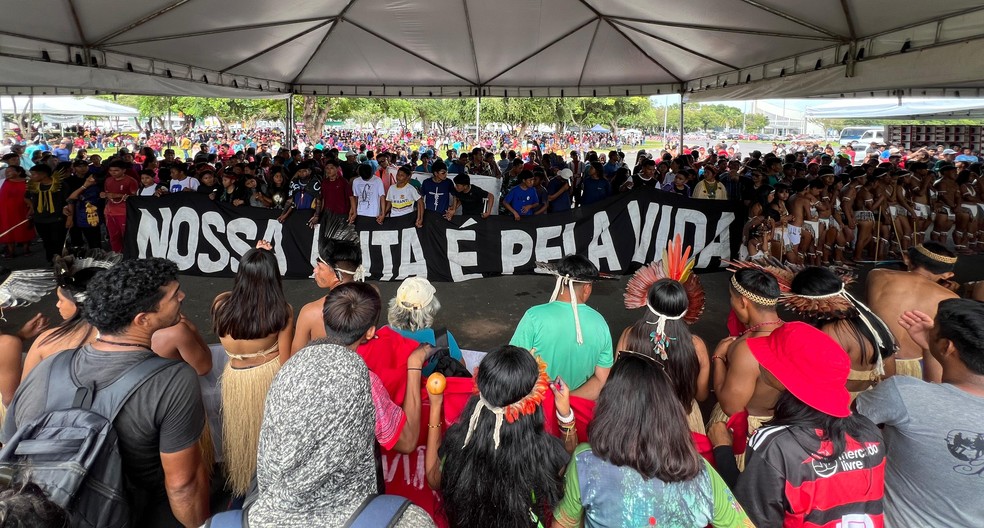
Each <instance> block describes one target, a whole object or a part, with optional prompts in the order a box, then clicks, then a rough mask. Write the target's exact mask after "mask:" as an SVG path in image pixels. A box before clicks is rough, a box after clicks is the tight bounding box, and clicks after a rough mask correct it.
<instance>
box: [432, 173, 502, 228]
mask: <svg viewBox="0 0 984 528" xmlns="http://www.w3.org/2000/svg"><path fill="white" fill-rule="evenodd" d="M451 198H452V200H451V207H449V208H448V212H447V213H445V215H444V217H445V218H447V219H448V220H450V219H451V218H452V217H454V213H455V211H457V210H458V207H459V206H460V207H461V214H463V215H465V216H478V215H482V218H488V217H489V215H491V214H492V205H493V203H495V196H493V195H492V193H490V192H488V191H486V190H485V189H482V188H481V187H478V186H475V185H472V183H471V177H470V176H468V175H467V174H459V175H457V176H455V177H454V191H453V192H452V193H451Z"/></svg>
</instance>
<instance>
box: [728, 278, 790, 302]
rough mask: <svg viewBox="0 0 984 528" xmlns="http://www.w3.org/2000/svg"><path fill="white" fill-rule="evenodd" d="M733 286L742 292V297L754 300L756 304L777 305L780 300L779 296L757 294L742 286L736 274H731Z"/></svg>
mask: <svg viewBox="0 0 984 528" xmlns="http://www.w3.org/2000/svg"><path fill="white" fill-rule="evenodd" d="M731 286H732V287H733V288H734V289H735V291H736V292H738V293H739V294H741V296H742V297H744V298H746V299H748V300H749V301H752V302H753V303H755V304H758V305H761V306H775V305H776V303H778V302H779V299H778V298H775V299H770V298H768V297H762V296H761V295H756V294H754V293H752V292H750V291H748V290H746V289H745V288H742V286H741V284H738V279H736V278H735V276H734V275H732V276H731Z"/></svg>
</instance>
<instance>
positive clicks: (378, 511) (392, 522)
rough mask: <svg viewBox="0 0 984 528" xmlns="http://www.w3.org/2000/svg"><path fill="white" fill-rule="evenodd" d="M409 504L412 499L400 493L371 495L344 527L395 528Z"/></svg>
mask: <svg viewBox="0 0 984 528" xmlns="http://www.w3.org/2000/svg"><path fill="white" fill-rule="evenodd" d="M409 506H410V501H409V500H407V499H406V498H405V497H400V496H399V495H370V496H368V497H366V500H364V501H362V504H361V505H360V506H359V508H358V509H357V510H355V513H353V514H352V516H351V517H349V520H348V521H347V522H346V523H345V525H344V526H343V528H393V527H394V526H396V523H397V522H398V521H399V520H400V517H402V516H403V512H405V511H406V509H407V508H408V507H409Z"/></svg>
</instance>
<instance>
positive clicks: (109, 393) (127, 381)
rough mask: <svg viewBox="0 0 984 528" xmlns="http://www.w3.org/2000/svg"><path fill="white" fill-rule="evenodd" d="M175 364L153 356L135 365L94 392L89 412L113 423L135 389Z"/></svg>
mask: <svg viewBox="0 0 984 528" xmlns="http://www.w3.org/2000/svg"><path fill="white" fill-rule="evenodd" d="M177 362H178V360H175V359H166V358H162V357H160V356H158V355H156V354H154V355H153V356H152V357H149V358H147V359H145V360H143V361H141V362H140V363H137V364H136V365H134V366H132V367H130V369H129V370H127V371H126V372H125V373H124V374H123V375H122V376H120V378H119V379H117V380H116V381H114V382H113V383H111V384H109V386H107V387H104V388H102V389H101V390H98V391H95V396H94V397H93V398H92V405H91V410H92V411H93V412H95V413H96V414H98V415H100V416H103V417H105V418H106V419H107V420H109V421H110V422H115V421H116V415H118V414H119V413H120V411H121V410H122V409H123V405H124V404H126V402H127V400H129V399H130V396H133V393H135V392H137V389H139V388H140V387H141V386H143V384H144V383H146V382H147V381H149V380H150V378H152V377H154V376H155V375H156V374H157V373H158V372H160V371H162V370H164V369H166V368H167V367H170V366H171V365H174V364H175V363H177Z"/></svg>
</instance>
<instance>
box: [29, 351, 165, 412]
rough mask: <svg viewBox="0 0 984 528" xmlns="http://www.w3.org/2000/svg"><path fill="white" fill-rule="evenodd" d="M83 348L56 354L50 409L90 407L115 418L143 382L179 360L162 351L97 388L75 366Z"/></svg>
mask: <svg viewBox="0 0 984 528" xmlns="http://www.w3.org/2000/svg"><path fill="white" fill-rule="evenodd" d="M79 350H81V347H79V348H76V349H75V350H73V351H71V352H69V351H67V350H66V351H65V352H62V353H60V354H57V355H56V356H55V357H54V358H52V364H51V374H50V376H49V378H48V394H47V401H46V403H45V411H46V412H52V411H58V410H62V409H88V410H91V411H93V412H95V413H97V414H99V415H100V416H102V417H104V418H106V419H108V420H109V421H110V422H113V421H115V420H116V415H118V414H119V412H120V410H121V409H122V408H123V404H125V403H126V401H127V400H128V399H130V396H132V395H133V393H134V392H136V390H137V389H138V388H139V387H140V386H142V385H143V384H144V383H146V382H147V380H149V379H150V378H152V377H153V376H154V375H155V374H157V373H158V372H160V371H161V370H164V369H165V368H167V367H169V366H171V365H173V364H174V363H177V360H174V359H165V358H162V357H160V356H158V355H154V356H152V357H148V358H147V359H145V360H143V361H141V362H140V363H137V364H136V365H134V366H133V367H130V369H129V370H127V371H126V372H124V373H123V375H122V376H120V378H119V379H117V380H116V381H114V382H113V383H110V384H109V385H108V386H106V387H103V388H102V389H100V390H98V391H97V390H96V389H95V385H94V384H91V383H90V384H89V385H87V386H83V385H81V384H80V383H79V381H78V379H77V378H76V376H75V373H74V372H73V370H72V365H73V364H74V360H75V357H76V356H77V355H78V354H79Z"/></svg>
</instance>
